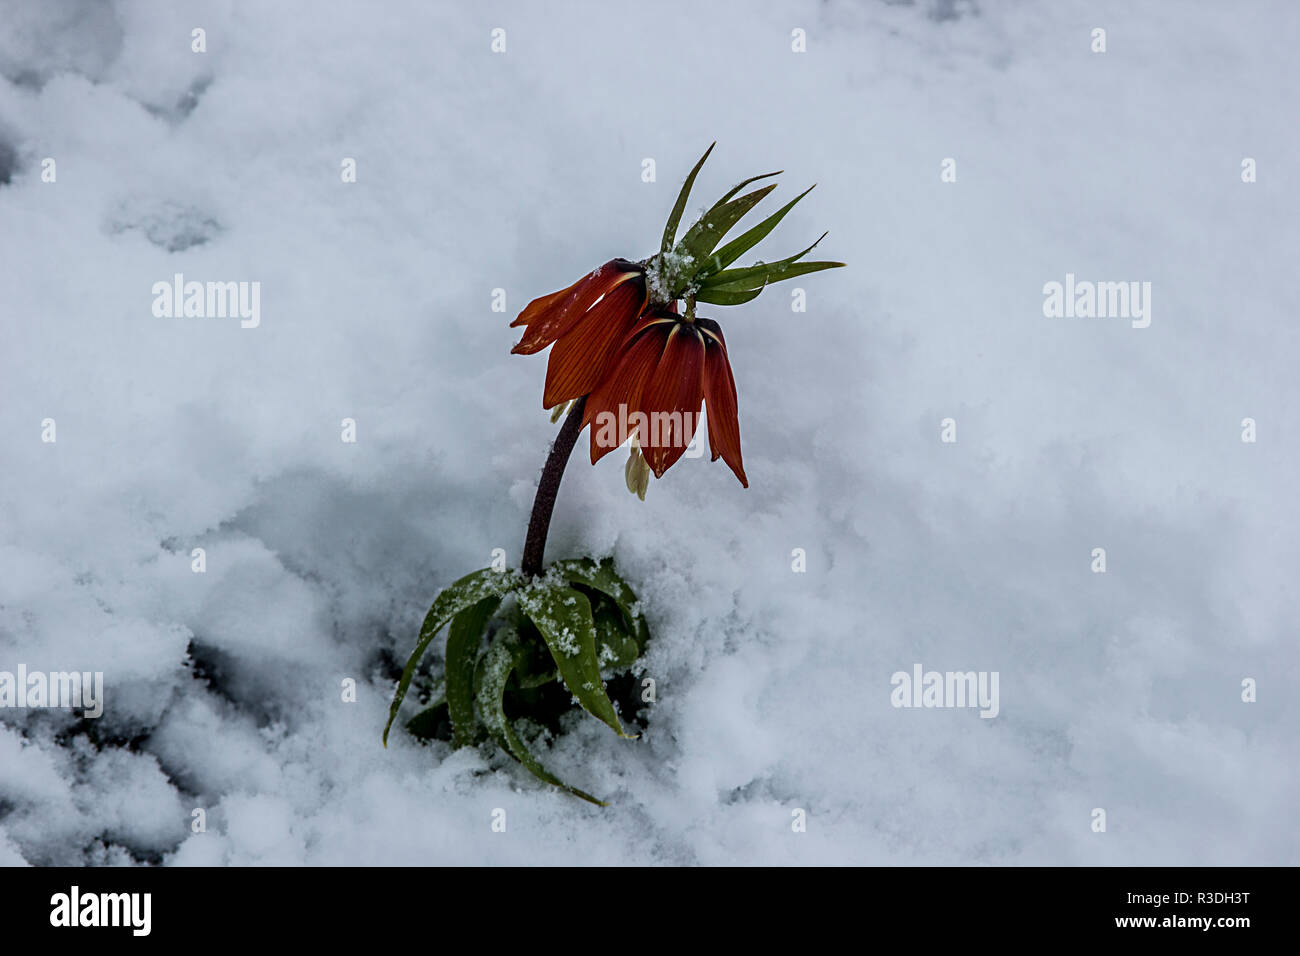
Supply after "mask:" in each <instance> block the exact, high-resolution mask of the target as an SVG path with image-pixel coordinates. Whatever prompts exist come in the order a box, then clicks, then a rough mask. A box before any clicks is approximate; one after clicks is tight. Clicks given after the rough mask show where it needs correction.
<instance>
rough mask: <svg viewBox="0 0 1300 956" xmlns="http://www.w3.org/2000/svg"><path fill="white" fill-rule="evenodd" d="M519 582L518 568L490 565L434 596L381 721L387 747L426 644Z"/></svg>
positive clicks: (513, 587)
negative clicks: (463, 615) (460, 616)
mask: <svg viewBox="0 0 1300 956" xmlns="http://www.w3.org/2000/svg"><path fill="white" fill-rule="evenodd" d="M522 582H523V578H522V577H521V576H520V575H519V573H518V572H517V571H494V570H493V569H492V568H484V569H483V570H481V571H474V572H472V573H470V574H467V575H465V576H464V577H463V578H461V579H460V580H459V581H456V582H455V583H454V584H451V585H450V586H448V587H447V588H446V589H445V590H443V591H442V593H440V594H439V595H438V596H437V597H436V598H435V599H434V601H433V606H432V607H430V608H429V613H428V614H426V615H425V617H424V624H423V625H422V626H421V627H420V636H419V639H418V640H417V641H416V644H415V650H414V651H413V652H412V653H411V656H410V659H408V660H407V662H406V668H405V669H404V670H403V671H402V679H401V680H400V681H398V684H397V693H396V694H394V695H393V703H392V704H391V705H390V706H389V708H388V723H386V724H384V746H385V747H387V746H388V731H389V729H390V728H391V727H392V726H393V721H394V720H395V719H396V718H397V711H398V710H399V709H400V708H401V706H402V700H403V698H405V697H406V691H407V689H408V688H409V687H410V686H411V678H412V677H413V676H415V669H416V667H418V666H419V664H420V659H421V658H422V657H423V656H424V652H425V651H426V650H427V649H428V647H429V643H430V642H431V641H432V640H433V638H434V636H435V635H437V633H438V632H439V631H440V630H442V627H443V625H444V624H446V623H447V622H448V621H450V620H451V619H452V618H453V617H455V616H456V615H457V614H459V613H460V612H461V611H463V610H465V609H466V608H468V607H470V606H472V605H474V604H477V603H479V602H480V601H482V600H484V599H485V598H489V597H497V598H500V597H504V596H505V595H506V594H508V593H509V592H511V591H513V590H515V588H517V587H519V585H520V584H521V583H522Z"/></svg>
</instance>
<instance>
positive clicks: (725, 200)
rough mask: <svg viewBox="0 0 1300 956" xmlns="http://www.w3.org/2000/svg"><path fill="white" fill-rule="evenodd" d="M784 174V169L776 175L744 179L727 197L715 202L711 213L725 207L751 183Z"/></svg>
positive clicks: (770, 174) (762, 175)
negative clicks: (728, 201)
mask: <svg viewBox="0 0 1300 956" xmlns="http://www.w3.org/2000/svg"><path fill="white" fill-rule="evenodd" d="M783 172H785V170H784V169H778V170H777V171H776V172H774V173H761V174H760V175H758V176H750V177H749V178H748V179H742V180H741V181H740V182H738V183H736V185H734V186H732V187H731V190H730V191H729V192H728V193H727V194H726V195H724V196H723V197H722V198H721V199H719V200H718V201H717V202H715V203H714V204H713V208H712V209H710V210H709V212H714V211H715V210H717V209H718V208H719V207H720V206H722V205H724V204H725V203H726V202H727V200H729V199H731V197H732V196H734V195H736V193H738V192H740V191H741V190H742V189H744V188H745V187H746V186H748V185H749V184H750V183H756V182H758V181H759V180H760V179H771V178H772V177H773V176H780V175H781V174H782V173H783Z"/></svg>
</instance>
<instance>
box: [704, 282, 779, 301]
mask: <svg viewBox="0 0 1300 956" xmlns="http://www.w3.org/2000/svg"><path fill="white" fill-rule="evenodd" d="M765 288H767V287H766V286H762V285H761V286H759V287H758V288H757V289H745V290H740V291H736V290H731V289H726V288H724V289H701V290H700V291H699V292H697V293H695V299H696V301H698V302H707V303H709V304H710V305H742V304H744V303H746V302H749V301H751V300H752V299H757V298H758V296H759V294H760V293H761V292H762V291H763V290H764V289H765Z"/></svg>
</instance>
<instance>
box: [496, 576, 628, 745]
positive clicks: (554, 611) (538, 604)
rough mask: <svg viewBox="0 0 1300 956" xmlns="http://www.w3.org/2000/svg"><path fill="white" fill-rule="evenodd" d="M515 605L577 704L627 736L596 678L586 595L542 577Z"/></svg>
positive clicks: (593, 635)
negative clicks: (538, 633)
mask: <svg viewBox="0 0 1300 956" xmlns="http://www.w3.org/2000/svg"><path fill="white" fill-rule="evenodd" d="M519 606H520V607H522V608H523V610H524V613H525V614H527V615H528V617H529V619H531V620H532V622H533V623H534V624H536V625H537V629H538V630H539V631H541V633H542V637H543V638H545V640H546V646H547V647H549V648H550V649H551V656H552V657H554V658H555V666H556V667H558V668H559V671H560V677H561V678H563V680H564V684H565V686H566V687H568V688H569V692H570V693H571V694H573V696H574V697H576V698H578V703H580V704H581V705H582V707H583V709H584V710H585V711H587V713H589V714H591V715H592V716H593V717H598V718H600V719H601V720H602V721H604V722H605V723H606V724H608V725H609V726H610V727H611V728H613V730H614V732H615V733H617V734H618V735H619V736H620V737H628V734H626V733H624V732H623V725H622V724H621V723H619V720H618V714H617V713H615V711H614V705H613V704H612V703H611V702H610V699H609V697H608V695H606V693H605V684H604V682H603V681H602V680H601V679H600V661H599V658H598V657H597V656H596V627H595V623H594V622H593V620H592V617H591V602H590V601H589V600H587V596H586V595H585V594H582V593H581V592H579V591H575V590H574V589H573V588H571V587H567V586H565V585H561V584H554V583H548V582H547V578H546V577H543V578H539V579H536V580H534V581H533V583H532V584H530V585H529V586H528V587H526V588H525V589H524V590H523V591H521V592H519Z"/></svg>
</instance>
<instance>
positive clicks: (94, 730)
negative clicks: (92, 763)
mask: <svg viewBox="0 0 1300 956" xmlns="http://www.w3.org/2000/svg"><path fill="white" fill-rule="evenodd" d="M104 726H105V725H104V724H103V722H102V721H101V720H99V719H97V718H90V717H82V718H79V719H78V720H77V721H76V722H75V723H73V724H71V725H70V726H68V727H66V728H65V729H63V730H61V731H59V732H58V733H57V734H55V735H54V742H55V743H57V744H58V745H59V746H60V747H69V746H71V745H72V742H73V740H75V739H76V738H77V737H85V738H86V740H87V741H89V742H90V744H91V746H93V747H94V748H95V750H96V751H102V750H105V749H106V748H110V747H111V748H115V749H118V750H127V751H130V752H131V753H133V754H135V753H140V752H141V750H142V749H143V745H144V742H145V741H146V740H148V739H149V737H150V735H151V734H152V733H153V728H152V727H150V728H147V729H141V730H139V731H138V732H136V733H131V734H122V733H112V732H110V731H106V730H105V729H104Z"/></svg>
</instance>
